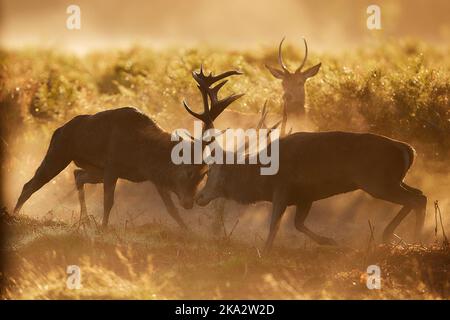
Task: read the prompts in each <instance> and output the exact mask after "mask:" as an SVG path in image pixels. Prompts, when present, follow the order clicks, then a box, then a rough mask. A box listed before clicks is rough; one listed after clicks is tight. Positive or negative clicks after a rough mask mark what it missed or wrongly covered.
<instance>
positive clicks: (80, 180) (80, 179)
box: [73, 169, 103, 221]
mask: <svg viewBox="0 0 450 320" xmlns="http://www.w3.org/2000/svg"><path fill="white" fill-rule="evenodd" d="M73 175H74V177H75V184H76V186H77V190H78V200H79V201H80V218H83V217H86V216H87V208H86V199H85V194H84V185H85V184H86V183H92V184H93V183H102V182H103V175H102V174H101V173H100V172H94V171H87V170H82V169H76V170H74V171H73ZM88 221H89V220H88Z"/></svg>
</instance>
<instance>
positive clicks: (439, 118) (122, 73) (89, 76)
mask: <svg viewBox="0 0 450 320" xmlns="http://www.w3.org/2000/svg"><path fill="white" fill-rule="evenodd" d="M449 49H450V48H449V47H447V48H436V47H432V46H429V45H426V44H424V43H419V42H414V41H396V42H385V43H383V44H381V45H377V46H372V47H364V48H359V49H355V50H352V51H351V52H347V53H341V54H324V55H321V56H319V55H314V54H310V57H309V61H308V63H307V64H308V65H312V64H316V63H317V62H319V61H321V62H322V69H321V71H320V72H319V74H318V75H317V76H316V77H315V78H313V79H312V80H311V81H309V82H308V84H307V97H308V98H307V105H308V109H309V117H310V119H311V120H312V121H313V123H314V124H315V125H316V127H317V129H318V130H352V131H370V132H374V133H379V134H384V135H387V136H390V137H393V138H397V139H401V140H405V141H407V142H410V143H413V144H414V146H415V147H416V149H417V150H418V151H419V152H420V153H423V154H424V155H425V156H426V159H429V160H439V161H444V160H446V159H447V157H448V156H449V154H450V152H449V151H450V108H449V106H450V105H449V92H450V82H449V69H450V58H449ZM302 52H303V51H302V50H301V49H299V48H294V47H289V46H288V47H286V50H285V53H284V55H285V57H286V58H285V59H286V61H287V63H288V64H289V65H292V66H294V65H297V64H298V63H299V62H300V61H301V54H302ZM0 62H1V69H0V79H1V84H0V98H1V99H2V102H3V103H2V104H1V105H2V106H3V105H6V104H5V103H4V102H5V101H8V106H9V107H8V108H7V109H5V108H3V110H1V112H2V113H4V112H8V113H11V112H13V113H15V115H14V117H13V118H14V119H16V120H14V121H17V122H18V123H17V124H14V125H13V126H12V127H14V128H17V127H20V126H22V125H30V126H36V127H39V128H40V129H42V131H43V132H45V133H46V134H48V135H49V134H51V132H50V131H52V130H46V127H51V128H55V127H56V126H57V125H59V124H62V123H64V122H65V121H67V120H68V119H70V118H71V117H73V116H75V115H77V114H81V113H94V112H97V111H100V110H105V109H108V108H115V107H119V106H123V105H135V106H137V107H138V108H140V109H141V110H143V111H144V112H146V113H147V114H149V115H151V116H152V117H153V118H156V120H157V121H158V122H159V123H160V124H161V125H162V126H165V127H168V128H174V127H176V126H180V125H182V123H183V121H184V120H185V119H186V118H187V116H186V115H185V112H184V111H183V109H182V105H181V102H182V100H183V99H184V98H186V99H188V100H189V102H190V104H191V105H192V106H194V107H196V108H199V107H200V106H201V100H200V97H199V94H198V93H197V89H196V86H195V85H194V81H193V80H192V78H191V72H192V71H193V70H195V69H198V67H199V66H200V64H201V63H203V65H204V67H205V69H206V70H207V71H209V70H214V71H215V72H217V73H219V72H222V71H224V70H227V69H239V70H241V71H243V72H244V73H245V75H244V76H240V77H235V78H234V79H232V80H231V81H230V83H229V85H228V86H226V87H224V92H223V94H224V95H226V94H229V93H231V92H244V93H246V95H245V96H244V97H243V98H242V99H241V100H240V101H239V103H235V104H234V105H233V106H232V107H231V108H233V109H238V110H241V111H244V112H256V111H257V110H259V108H260V107H261V106H262V104H263V103H264V101H265V100H266V99H270V101H271V108H272V111H274V112H279V111H280V102H281V84H280V83H279V81H278V80H276V79H274V78H272V76H271V75H270V74H269V72H267V71H266V69H265V67H264V64H265V63H268V64H272V65H276V64H277V58H276V50H275V47H274V48H259V49H254V50H248V51H230V50H224V49H217V48H209V47H200V48H191V49H179V48H169V49H166V50H164V51H155V50H152V49H148V48H140V47H135V48H132V49H129V50H126V51H112V52H95V53H92V54H89V55H86V56H83V57H79V56H73V55H69V54H63V53H59V52H56V51H51V50H21V51H5V50H3V51H0ZM12 98H13V99H14V101H15V106H14V107H13V108H12V107H11V106H10V104H11V101H10V100H11V99H12ZM8 119H12V118H11V117H8ZM11 121H12V120H11ZM47 131H49V132H47ZM33 137H34V138H36V137H37V135H33V136H31V137H30V138H33ZM17 138H18V139H20V136H17Z"/></svg>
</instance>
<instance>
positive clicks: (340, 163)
mask: <svg viewBox="0 0 450 320" xmlns="http://www.w3.org/2000/svg"><path fill="white" fill-rule="evenodd" d="M197 82H198V83H199V89H200V91H201V93H202V96H203V102H204V112H203V113H202V114H201V115H200V114H195V113H194V112H192V111H191V110H190V108H189V107H188V106H187V104H186V103H185V108H186V110H187V111H188V112H189V113H190V114H191V115H193V116H194V117H196V118H197V119H200V120H201V121H203V122H204V126H205V127H207V128H213V126H214V125H213V120H214V119H215V118H217V117H218V115H219V114H220V113H221V112H222V111H223V110H224V108H216V107H214V105H212V106H209V105H208V99H207V97H209V98H210V99H209V100H211V101H214V100H215V99H216V96H215V91H214V90H211V89H209V88H208V87H207V86H205V85H204V82H205V81H197ZM272 143H273V142H272ZM267 148H270V144H269V145H268V146H267ZM227 152H231V151H227ZM233 152H234V151H233ZM234 156H235V155H233V157H234ZM247 156H248V155H247ZM414 157H415V152H414V149H413V148H412V147H411V146H410V145H409V144H406V143H404V142H400V141H397V140H393V139H390V138H387V137H384V136H381V135H376V134H370V133H350V132H338V131H336V132H318V133H314V132H303V133H294V134H291V135H286V136H284V137H282V138H280V140H279V170H278V172H277V173H276V174H275V175H261V171H260V165H254V164H249V161H245V163H246V164H240V165H230V164H211V165H209V169H208V173H207V181H206V184H205V186H204V187H203V189H202V190H201V191H200V192H199V193H198V194H197V196H196V203H197V204H198V205H200V206H206V205H207V204H208V203H209V202H210V201H212V200H213V199H216V198H225V199H231V200H235V201H237V202H240V203H243V204H250V203H255V202H259V201H269V202H272V205H273V207H272V218H271V223H270V232H269V236H268V238H267V241H266V244H265V250H266V251H268V250H269V249H270V248H271V247H272V244H273V241H274V239H275V235H276V233H277V230H278V229H279V225H280V221H281V217H282V215H283V213H284V212H285V210H286V208H287V207H288V206H291V205H295V206H296V216H295V227H296V228H297V230H298V231H300V232H303V233H304V234H306V235H307V236H309V237H310V238H311V239H313V240H314V241H316V242H317V243H319V244H323V245H335V244H336V242H335V241H334V240H333V239H330V238H327V237H324V236H321V235H318V234H316V233H315V232H313V231H311V230H310V229H309V228H308V227H306V226H305V220H306V217H307V216H308V213H309V211H310V209H311V206H312V203H313V202H314V201H317V200H321V199H325V198H328V197H331V196H333V195H337V194H342V193H347V192H350V191H354V190H358V189H361V190H364V191H365V192H367V193H369V194H370V195H372V196H373V197H375V198H378V199H381V200H385V201H389V202H392V203H395V204H399V205H402V206H403V207H402V209H401V210H400V211H399V212H398V214H397V215H396V216H395V218H394V219H393V220H392V221H391V222H390V223H389V224H388V226H387V227H386V228H385V230H384V233H383V240H384V241H385V242H387V241H389V240H390V238H391V236H392V234H393V232H394V230H395V229H396V227H397V226H398V225H399V224H400V222H401V221H402V220H403V219H404V218H405V217H406V216H407V215H408V213H409V212H410V211H411V210H413V209H414V210H415V212H416V227H415V234H416V237H417V238H418V237H420V234H421V230H422V228H423V224H424V219H425V209H426V203H427V198H426V196H424V195H423V193H422V191H420V190H419V189H416V188H413V187H410V186H408V185H407V184H406V183H405V182H404V181H403V180H404V178H405V176H406V174H407V172H408V170H409V169H410V167H411V165H412V163H413V161H414ZM247 160H248V159H247Z"/></svg>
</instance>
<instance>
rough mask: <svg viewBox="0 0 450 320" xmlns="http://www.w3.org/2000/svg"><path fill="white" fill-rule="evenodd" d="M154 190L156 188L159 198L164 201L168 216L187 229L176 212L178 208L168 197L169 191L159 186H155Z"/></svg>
mask: <svg viewBox="0 0 450 320" xmlns="http://www.w3.org/2000/svg"><path fill="white" fill-rule="evenodd" d="M156 190H158V193H159V195H160V196H161V199H162V201H163V202H164V205H165V206H166V208H167V211H168V212H169V214H170V216H171V217H172V218H174V219H175V221H176V222H177V223H178V225H179V226H180V227H181V228H182V229H183V230H188V227H187V226H186V224H185V223H184V221H183V219H181V217H180V214H179V213H178V209H177V207H175V204H174V203H173V201H172V198H171V197H170V193H169V191H167V190H166V189H163V188H159V187H157V188H156Z"/></svg>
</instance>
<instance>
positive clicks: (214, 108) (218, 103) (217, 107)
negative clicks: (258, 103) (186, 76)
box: [183, 65, 244, 129]
mask: <svg viewBox="0 0 450 320" xmlns="http://www.w3.org/2000/svg"><path fill="white" fill-rule="evenodd" d="M241 74H242V72H239V71H236V70H231V71H227V72H224V73H221V74H219V75H217V76H215V75H213V74H212V72H210V74H209V75H205V74H204V73H203V65H201V66H200V71H199V72H195V71H194V72H192V76H193V78H194V79H195V81H196V82H197V84H198V86H197V87H198V89H199V90H200V93H201V94H202V98H203V113H196V112H194V111H192V110H191V108H190V107H189V106H188V104H187V102H186V100H184V101H183V105H184V107H185V109H186V110H187V112H189V114H191V115H192V116H194V117H195V118H197V119H199V120H201V121H203V123H204V124H205V129H206V128H212V127H213V122H214V120H215V119H216V118H217V117H218V116H219V115H220V114H221V113H222V112H223V111H224V110H225V108H226V107H228V106H229V105H230V104H231V103H233V102H234V101H235V100H237V99H239V98H240V97H242V96H243V95H244V94H243V93H242V94H232V95H231V96H228V97H226V98H224V99H219V98H218V96H217V94H218V92H219V90H220V89H221V88H222V87H223V86H224V85H225V83H227V81H228V80H225V81H222V82H220V83H219V84H217V85H216V86H214V87H212V88H211V85H213V84H214V83H216V82H217V81H220V80H222V79H224V78H227V77H230V76H233V75H241ZM208 100H209V101H211V104H209V101H208Z"/></svg>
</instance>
